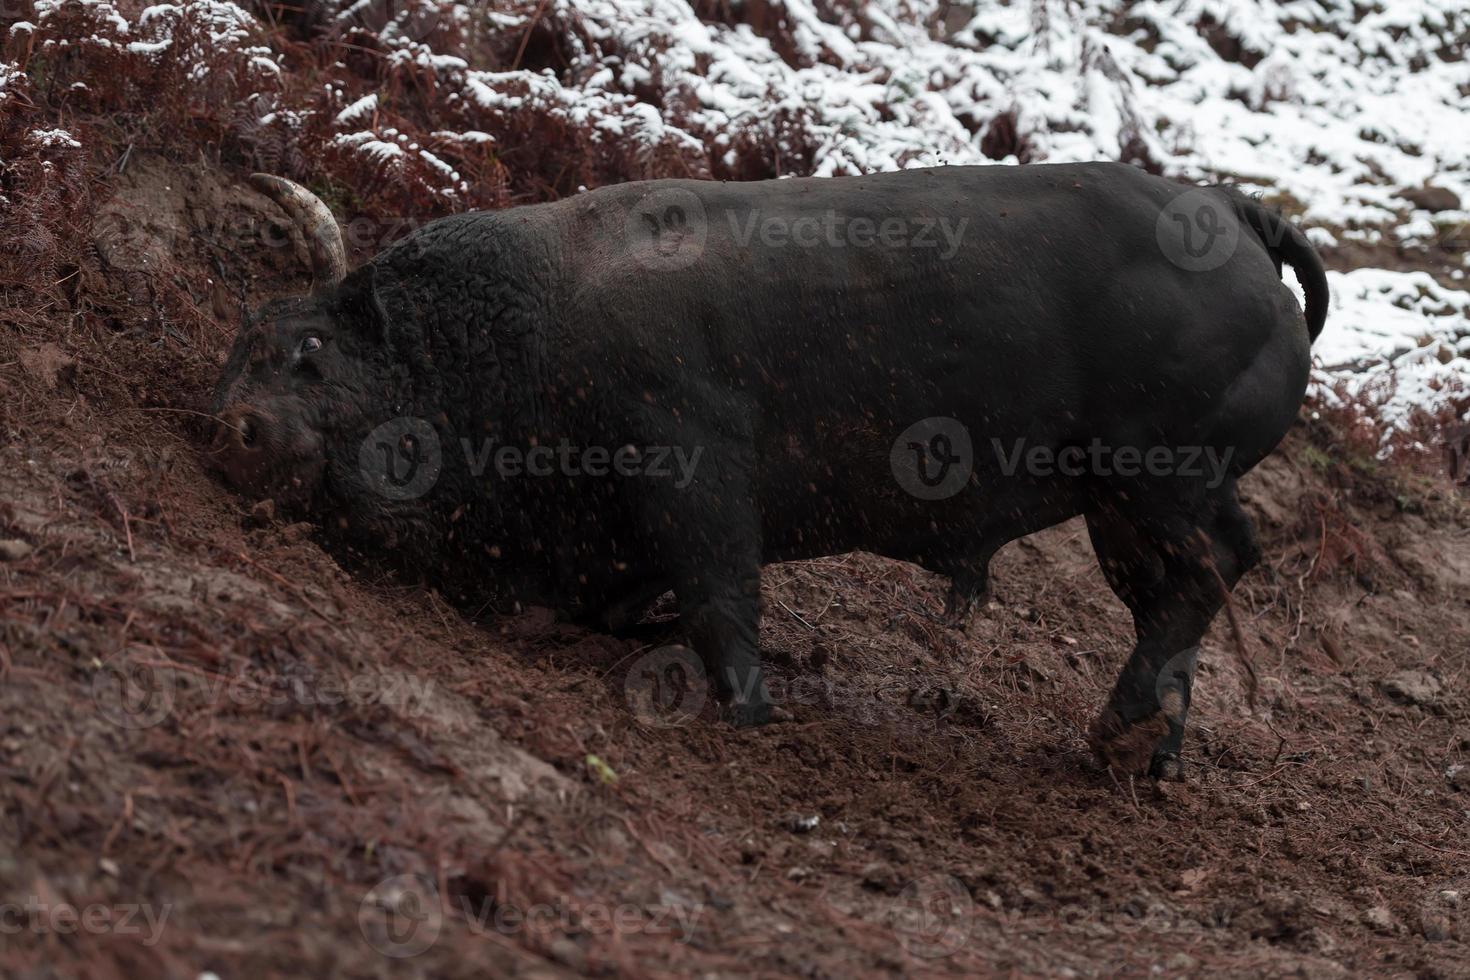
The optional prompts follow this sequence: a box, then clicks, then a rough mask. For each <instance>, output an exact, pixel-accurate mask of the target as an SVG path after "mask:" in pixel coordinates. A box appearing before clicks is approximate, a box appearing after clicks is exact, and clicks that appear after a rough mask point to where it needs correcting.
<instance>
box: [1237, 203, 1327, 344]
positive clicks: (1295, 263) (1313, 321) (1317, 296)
mask: <svg viewBox="0 0 1470 980" xmlns="http://www.w3.org/2000/svg"><path fill="white" fill-rule="evenodd" d="M1230 194H1231V197H1232V198H1233V199H1234V203H1235V213H1236V214H1238V215H1239V216H1240V219H1241V220H1242V221H1244V222H1245V223H1246V224H1247V225H1249V226H1250V227H1251V229H1252V230H1254V231H1255V233H1256V235H1257V236H1258V237H1259V238H1260V239H1261V241H1262V243H1264V244H1265V246H1266V249H1267V250H1268V251H1269V252H1270V253H1271V256H1272V257H1273V258H1274V259H1275V260H1276V263H1277V265H1278V266H1279V265H1280V264H1281V263H1283V262H1285V263H1286V264H1287V265H1289V266H1291V268H1292V270H1293V271H1294V272H1295V273H1296V280H1297V282H1299V283H1301V285H1302V291H1303V292H1304V293H1306V297H1307V309H1306V316H1307V335H1308V336H1309V337H1310V338H1311V339H1312V341H1313V342H1314V343H1315V342H1316V340H1317V337H1318V335H1319V334H1321V333H1322V327H1323V326H1324V325H1325V324H1326V323H1327V306H1328V301H1329V299H1330V297H1331V293H1330V292H1329V291H1328V288H1327V273H1326V270H1324V269H1323V268H1322V259H1321V257H1320V256H1319V255H1318V254H1317V250H1316V249H1315V248H1313V247H1312V243H1311V242H1309V241H1307V236H1306V235H1304V234H1302V232H1301V230H1300V229H1299V228H1297V227H1296V226H1295V225H1293V224H1292V223H1291V222H1290V221H1287V220H1286V219H1285V218H1283V217H1282V216H1281V215H1279V214H1277V213H1276V212H1275V211H1272V210H1271V209H1270V208H1267V207H1266V206H1265V205H1263V204H1261V202H1259V201H1257V200H1255V199H1253V198H1250V197H1247V196H1246V195H1244V194H1241V193H1240V192H1238V191H1234V190H1230Z"/></svg>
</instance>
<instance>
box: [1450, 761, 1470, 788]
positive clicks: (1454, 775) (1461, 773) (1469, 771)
mask: <svg viewBox="0 0 1470 980" xmlns="http://www.w3.org/2000/svg"><path fill="white" fill-rule="evenodd" d="M1444 778H1445V779H1447V780H1448V781H1449V784H1450V789H1456V790H1466V791H1470V766H1467V765H1466V764H1465V763H1463V762H1457V763H1455V764H1454V765H1452V766H1450V767H1449V768H1448V769H1446V770H1445V771H1444Z"/></svg>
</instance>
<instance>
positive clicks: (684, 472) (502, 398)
mask: <svg viewBox="0 0 1470 980" xmlns="http://www.w3.org/2000/svg"><path fill="white" fill-rule="evenodd" d="M258 186H261V187H263V188H265V189H267V191H268V193H272V195H273V196H274V197H275V198H276V199H277V200H278V201H280V202H282V206H283V207H287V210H288V211H289V212H292V213H293V217H295V218H296V220H297V221H298V223H300V224H301V225H302V227H303V228H304V230H305V232H306V234H307V238H308V242H309V244H310V245H311V246H312V248H313V260H314V262H315V264H316V268H317V274H318V288H317V290H316V292H315V293H314V294H313V295H312V296H311V297H309V298H306V299H298V300H291V301H284V302H281V301H278V302H275V303H272V304H270V305H268V306H267V307H266V309H265V310H263V311H261V312H260V313H259V314H257V315H256V316H255V317H253V318H252V319H251V321H250V322H249V323H247V325H246V326H245V328H243V329H242V331H241V334H240V336H239V338H238V339H237V341H236V345H235V349H234V352H233V354H232V356H231V359H230V363H229V364H228V365H227V366H226V369H225V372H224V377H223V378H222V379H221V382H220V387H219V389H218V391H217V394H216V405H215V409H216V411H217V412H218V413H219V414H220V416H221V419H222V423H221V424H220V426H219V427H218V430H217V433H216V442H215V446H214V451H215V454H216V457H217V460H218V462H219V463H220V465H221V467H222V468H223V470H224V472H225V474H226V475H227V477H228V478H229V479H230V480H231V482H233V483H234V484H235V485H237V486H239V487H241V488H242V489H245V490H247V491H249V492H251V493H254V494H258V495H271V496H274V497H276V498H277V499H278V500H282V501H285V502H287V503H293V504H296V505H300V506H303V507H305V508H307V509H308V510H309V511H310V512H312V513H314V514H316V515H318V516H320V517H322V518H323V523H324V527H325V531H326V533H327V536H328V538H329V539H330V540H331V541H333V542H336V543H339V544H342V545H345V547H346V548H347V549H348V550H351V551H354V552H356V553H358V554H360V555H365V556H368V557H370V558H373V559H374V560H379V561H382V562H384V563H386V564H390V565H393V566H395V567H397V568H399V569H400V570H403V571H407V572H410V573H413V574H418V575H422V576H424V577H426V578H428V579H429V580H430V581H432V582H434V583H435V584H437V585H438V586H439V587H440V588H441V589H443V590H444V591H446V593H447V594H449V595H451V596H453V597H454V598H455V599H456V600H457V601H460V602H462V603H464V604H466V605H467V606H478V605H483V604H484V603H485V602H486V601H489V600H491V599H495V598H499V599H501V600H505V599H507V598H508V597H515V598H519V599H524V600H528V601H535V602H539V603H545V604H548V605H552V606H555V607H557V608H560V609H563V610H566V611H569V612H572V613H574V614H579V615H583V616H588V617H598V616H601V617H603V619H604V621H605V622H606V621H625V620H627V619H628V618H629V617H633V618H636V617H637V615H638V613H639V611H640V610H641V608H642V607H643V605H644V604H646V603H647V602H648V601H649V600H650V599H651V598H653V597H655V596H657V595H658V594H659V593H661V592H662V591H664V590H665V589H668V588H671V589H672V590H673V591H674V593H675V594H676V596H677V599H678V604H679V609H680V611H681V618H682V622H683V624H684V627H685V629H686V630H687V633H688V636H689V638H690V640H691V642H692V645H693V647H694V649H695V650H696V651H697V652H698V653H699V655H700V657H701V658H702V660H703V662H704V664H705V666H706V669H707V670H708V672H709V675H710V676H711V677H712V678H713V679H714V680H715V683H716V689H717V691H718V692H719V694H720V695H721V697H722V699H723V700H724V701H725V702H726V710H727V712H728V713H729V714H730V716H731V717H732V718H733V719H734V720H736V721H737V722H741V723H757V722H760V721H763V720H764V719H766V718H767V717H768V715H769V710H770V707H769V696H768V694H767V691H766V687H765V685H764V683H763V681H762V678H761V668H760V660H759V655H758V649H757V617H758V604H759V597H760V590H759V582H760V569H761V565H762V564H763V563H766V562H773V561H783V560H787V559H797V558H809V557H815V556H821V555H829V554H834V553H839V552H845V551H850V550H854V549H862V550H867V551H871V552H876V553H878V554H882V555H887V556H890V557H893V558H899V559H903V560H906V561H912V562H915V563H917V564H918V565H920V566H922V567H924V568H926V569H930V570H932V571H934V572H937V573H940V574H942V575H946V576H949V577H950V578H951V580H952V582H953V592H952V596H951V599H952V601H951V612H952V613H953V614H955V615H956V616H959V615H962V614H963V612H964V610H965V609H967V608H968V606H969V604H970V602H971V601H972V600H973V599H974V598H975V597H977V596H978V595H981V594H983V593H984V591H985V589H986V582H987V567H988V565H989V562H990V559H991V557H992V556H993V555H994V554H995V553H996V551H997V550H998V549H999V548H1000V547H1001V546H1003V545H1004V544H1006V543H1007V542H1009V541H1012V540H1014V539H1016V538H1018V537H1021V536H1022V535H1025V534H1029V533H1031V532H1033V531H1037V530H1040V529H1042V528H1045V527H1048V526H1051V525H1054V524H1057V523H1059V522H1061V521H1065V520H1067V519H1069V518H1071V517H1074V516H1076V515H1079V514H1080V515H1084V516H1085V517H1086V520H1087V525H1088V530H1089V532H1090V534H1091V537H1092V542H1093V545H1094V547H1095V549H1096V551H1097V555H1098V558H1099V561H1100V563H1101V565H1102V568H1103V571H1104V573H1105V575H1106V577H1107V581H1108V582H1109V584H1110V585H1111V586H1112V588H1113V590H1114V591H1115V592H1116V593H1117V594H1118V596H1119V597H1120V598H1121V599H1122V600H1123V602H1124V603H1126V604H1127V606H1128V608H1129V609H1130V610H1131V611H1132V613H1133V615H1134V620H1135V623H1136V627H1137V646H1136V648H1135V649H1134V651H1133V654H1132V656H1131V657H1130V658H1129V660H1128V663H1127V665H1126V666H1125V667H1124V669H1123V671H1122V674H1121V676H1120V677H1119V679H1118V682H1117V685H1116V688H1115V690H1114V692H1113V694H1112V697H1111V699H1110V701H1109V703H1108V705H1107V707H1106V708H1105V709H1104V710H1103V712H1102V714H1101V716H1100V718H1099V720H1098V722H1097V724H1096V726H1095V728H1094V731H1093V733H1092V735H1093V744H1094V746H1095V748H1096V749H1097V750H1098V751H1099V752H1100V753H1101V754H1102V755H1103V757H1104V758H1105V759H1107V760H1108V761H1109V762H1111V763H1116V764H1120V765H1129V766H1134V765H1138V766H1141V765H1143V764H1145V763H1151V768H1152V770H1153V771H1154V772H1155V773H1161V774H1167V773H1170V772H1173V771H1176V770H1177V768H1178V762H1177V757H1178V752H1179V748H1180V741H1181V738H1182V735H1183V731H1184V721H1185V714H1186V712H1187V709H1188V705H1189V699H1190V690H1191V684H1192V677H1193V672H1194V665H1195V650H1196V647H1197V645H1198V643H1199V642H1200V639H1201V636H1202V635H1203V633H1204V632H1205V630H1206V629H1207V627H1208V626H1209V624H1210V622H1211V620H1212V619H1213V618H1214V616H1215V614H1216V612H1217V611H1218V610H1219V608H1220V606H1221V605H1222V604H1223V602H1224V601H1225V598H1226V594H1227V590H1228V589H1230V588H1231V587H1233V586H1234V584H1235V582H1236V581H1237V580H1238V579H1239V578H1240V577H1241V576H1242V575H1243V574H1244V573H1245V572H1246V571H1247V570H1249V569H1250V568H1251V567H1252V566H1253V565H1254V564H1255V563H1256V562H1257V561H1258V559H1259V551H1258V548H1257V546H1256V544H1255V540H1254V534H1253V531H1252V528H1251V524H1250V522H1249V520H1248V519H1247V517H1246V515H1245V514H1244V513H1243V512H1242V510H1241V508H1240V505H1239V503H1238V502H1237V499H1236V490H1235V487H1236V480H1237V478H1238V477H1239V476H1240V475H1241V474H1243V473H1245V472H1246V471H1247V470H1249V469H1250V468H1251V467H1253V466H1254V465H1255V464H1256V463H1258V462H1260V460H1261V459H1262V458H1264V457H1265V456H1266V455H1267V454H1268V453H1270V452H1271V450H1272V449H1273V448H1274V447H1275V446H1276V444H1277V443H1278V442H1279V441H1280V439H1281V438H1282V436H1283V435H1284V434H1285V432H1286V431H1287V429H1288V427H1289V426H1290V425H1291V424H1292V422H1293V420H1294V418H1295V417H1296V414H1297V411H1298V408H1299V406H1300V403H1301V399H1302V396H1303V393H1304V390H1305V386H1306V383H1307V376H1308V366H1309V360H1310V343H1311V341H1312V340H1313V339H1315V337H1316V336H1317V334H1318V333H1319V332H1320V331H1321V329H1322V325H1323V320H1324V318H1325V311H1326V304H1327V289H1326V283H1325V279H1324V276H1323V272H1322V266H1321V263H1320V262H1319V260H1318V258H1317V256H1316V254H1315V253H1314V251H1313V250H1312V248H1311V246H1310V245H1309V244H1308V243H1307V241H1306V239H1305V238H1304V237H1303V236H1302V234H1301V233H1300V232H1299V231H1297V230H1296V229H1295V228H1293V227H1291V226H1290V225H1289V224H1287V223H1285V222H1283V221H1282V220H1281V219H1280V218H1278V217H1277V216H1276V215H1274V214H1272V213H1271V212H1269V211H1267V210H1265V209H1263V208H1262V207H1260V206H1259V205H1257V204H1256V203H1255V202H1253V201H1251V200H1249V199H1247V198H1245V197H1244V196H1241V195H1239V194H1237V193H1235V192H1233V191H1231V190H1229V189H1224V188H1192V187H1187V186H1183V185H1180V184H1176V183H1172V182H1170V181H1167V180H1163V179H1160V178H1155V177H1150V176H1148V175H1146V174H1144V173H1142V172H1140V171H1138V170H1136V169H1133V168H1130V167H1126V166H1122V165H1115V164H1082V165H1059V166H1028V167H979V168H970V167H951V168H942V169H935V170H914V171H907V172H902V173H889V174H879V175H873V176H866V177H851V178H836V179H797V180H784V181H766V182H760V183H748V184H736V183H713V182H697V181H655V182H648V183H635V184H626V185H622V186H616V187H608V188H603V189H601V190H596V191H592V192H590V193H586V194H582V195H579V196H577V197H574V198H570V199H567V200H563V201H559V202H556V203H553V204H544V205H536V206H529V207H520V208H514V209H510V210H507V211H503V212H498V213H483V214H468V215H460V216H457V217H453V218H447V219H444V220H441V221H436V222H433V223H431V224H429V225H427V226H426V227H424V228H422V229H420V230H419V231H417V232H415V233H414V234H413V235H411V236H409V237H408V238H407V239H405V240H403V241H401V242H399V243H398V244H396V245H394V246H393V247H391V248H389V249H387V250H385V251H383V252H382V253H380V254H379V255H378V256H377V257H376V258H374V259H373V260H372V261H371V262H369V263H367V264H366V265H364V266H363V267H361V268H359V269H357V270H356V271H355V272H351V273H348V272H347V266H346V262H345V258H344V257H343V254H342V252H341V246H340V240H339V239H337V238H335V237H334V236H335V235H336V234H337V233H336V229H335V224H334V223H333V222H331V220H330V213H329V212H326V210H325V208H324V207H323V206H321V205H320V202H318V201H316V199H315V198H312V197H311V195H309V194H307V193H305V192H302V191H300V189H299V188H295V187H294V185H289V184H287V183H286V182H283V181H278V180H272V179H270V178H258ZM298 192H299V193H298ZM293 194H297V195H298V196H296V197H292V196H291V195H293ZM303 201H304V202H305V203H302V202H303ZM292 208H294V209H295V210H294V211H292ZM1283 262H1284V263H1286V264H1289V265H1291V266H1293V267H1294V269H1295V271H1296V274H1297V277H1298V278H1299V279H1300V280H1301V283H1302V286H1303V288H1304V290H1305V295H1306V314H1305V316H1303V313H1302V312H1301V310H1300V309H1299V308H1298V305H1297V303H1296V300H1295V298H1294V296H1293V295H1292V293H1291V292H1290V291H1289V290H1288V289H1287V288H1286V286H1285V285H1284V284H1283V283H1282V282H1281V279H1280V273H1281V267H1282V264H1283ZM393 420H396V421H393ZM385 422H387V423H388V425H387V426H386V427H382V424H383V423H385ZM375 441H376V442H375ZM409 450H412V452H409ZM379 451H382V453H384V454H385V455H382V456H379V455H378V453H379ZM425 453H428V454H430V455H432V458H431V459H426V460H425V459H420V458H419V457H422V456H424V454H425ZM400 457H401V458H400ZM656 458H661V459H662V460H663V461H664V465H663V466H662V467H659V466H654V465H653V462H654V460H655V459H656ZM404 459H407V460H408V461H409V462H410V463H412V464H413V465H418V464H419V463H422V464H423V466H422V467H421V469H419V470H414V471H409V470H404V469H402V468H401V467H400V468H399V469H395V466H398V464H400V463H402V462H403V461H404ZM375 460H377V461H376V462H375ZM395 480H396V482H395ZM405 481H406V482H407V483H408V484H412V486H410V487H409V491H408V492H403V484H404V483H405Z"/></svg>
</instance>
